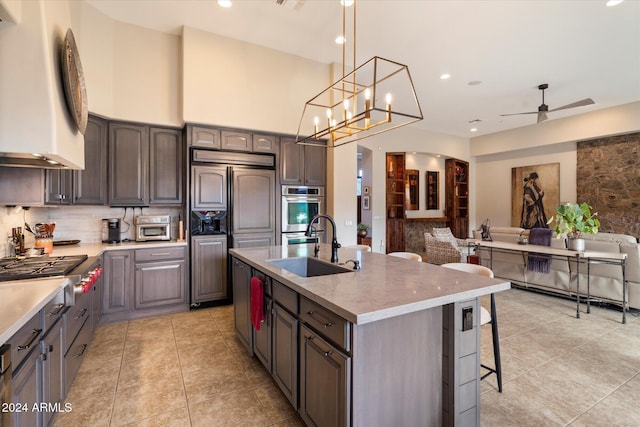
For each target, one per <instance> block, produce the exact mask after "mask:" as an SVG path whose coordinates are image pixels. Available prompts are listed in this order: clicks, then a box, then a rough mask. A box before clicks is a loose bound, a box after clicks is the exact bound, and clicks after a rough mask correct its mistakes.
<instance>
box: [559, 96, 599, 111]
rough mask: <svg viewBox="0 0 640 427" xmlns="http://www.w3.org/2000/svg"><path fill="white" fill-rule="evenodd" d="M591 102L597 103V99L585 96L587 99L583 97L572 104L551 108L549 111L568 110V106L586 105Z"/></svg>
mask: <svg viewBox="0 0 640 427" xmlns="http://www.w3.org/2000/svg"><path fill="white" fill-rule="evenodd" d="M591 104H595V101H594V100H593V99H591V98H585V99H581V100H580V101H576V102H573V103H571V104H567V105H564V106H562V107H558V108H554V109H553V110H549V111H558V110H566V109H568V108H575V107H584V106H585V105H591Z"/></svg>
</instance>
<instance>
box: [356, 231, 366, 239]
mask: <svg viewBox="0 0 640 427" xmlns="http://www.w3.org/2000/svg"><path fill="white" fill-rule="evenodd" d="M358 237H362V238H365V237H367V230H358Z"/></svg>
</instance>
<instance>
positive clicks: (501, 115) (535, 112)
mask: <svg viewBox="0 0 640 427" xmlns="http://www.w3.org/2000/svg"><path fill="white" fill-rule="evenodd" d="M520 114H538V112H537V111H527V112H526V113H513V114H500V117H505V116H519V115H520Z"/></svg>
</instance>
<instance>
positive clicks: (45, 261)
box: [0, 255, 87, 282]
mask: <svg viewBox="0 0 640 427" xmlns="http://www.w3.org/2000/svg"><path fill="white" fill-rule="evenodd" d="M86 259H87V256H86V255H69V256H54V257H51V256H50V257H37V258H36V257H34V258H23V259H20V258H15V257H11V258H0V282H4V281H7V280H22V279H35V278H39V277H53V276H64V275H67V274H69V273H70V272H71V271H72V270H73V269H74V268H76V267H77V266H78V265H80V264H82V262H83V261H84V260H86Z"/></svg>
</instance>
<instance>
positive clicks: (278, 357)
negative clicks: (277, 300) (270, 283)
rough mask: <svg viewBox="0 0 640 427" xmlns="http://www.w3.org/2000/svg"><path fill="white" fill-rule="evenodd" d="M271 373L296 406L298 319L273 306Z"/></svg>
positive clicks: (275, 305) (276, 305)
mask: <svg viewBox="0 0 640 427" xmlns="http://www.w3.org/2000/svg"><path fill="white" fill-rule="evenodd" d="M272 334H273V361H272V362H273V365H272V369H273V372H272V375H273V379H274V380H275V381H276V383H277V384H278V386H279V387H280V390H282V393H284V395H285V397H286V398H287V399H288V400H289V402H291V404H292V405H293V407H294V408H297V407H298V319H296V318H295V317H293V316H292V315H291V314H289V313H288V312H287V311H286V310H285V309H284V308H282V307H280V306H279V305H278V304H274V306H273V330H272Z"/></svg>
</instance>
